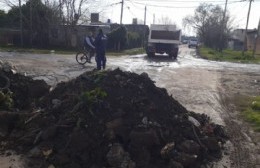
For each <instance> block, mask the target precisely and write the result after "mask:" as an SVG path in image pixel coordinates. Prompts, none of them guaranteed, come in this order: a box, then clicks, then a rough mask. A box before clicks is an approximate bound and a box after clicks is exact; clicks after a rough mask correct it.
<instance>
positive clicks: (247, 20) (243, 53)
mask: <svg viewBox="0 0 260 168" xmlns="http://www.w3.org/2000/svg"><path fill="white" fill-rule="evenodd" d="M249 1H250V2H249V9H248V13H247V19H246V30H245V34H244V47H243V51H242V55H243V56H245V50H246V48H247V46H246V43H247V42H246V34H247V28H248V22H249V15H250V11H251V4H252V1H253V0H249Z"/></svg>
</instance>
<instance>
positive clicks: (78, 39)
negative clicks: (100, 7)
mask: <svg viewBox="0 0 260 168" xmlns="http://www.w3.org/2000/svg"><path fill="white" fill-rule="evenodd" d="M99 28H101V29H102V30H103V32H104V33H109V32H110V26H109V25H107V24H94V25H92V24H90V25H76V26H74V27H72V26H70V25H58V26H53V27H52V28H51V29H50V33H49V43H50V45H51V46H57V47H70V48H82V46H83V41H84V38H85V37H86V35H87V34H88V33H89V32H97V30H98V29H99Z"/></svg>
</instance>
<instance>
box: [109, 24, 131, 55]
mask: <svg viewBox="0 0 260 168" xmlns="http://www.w3.org/2000/svg"><path fill="white" fill-rule="evenodd" d="M126 44H127V30H126V28H125V27H124V26H120V27H118V28H117V29H115V30H113V31H112V32H110V33H109V34H108V48H110V49H114V50H117V51H119V50H121V49H123V48H124V47H125V45H126Z"/></svg>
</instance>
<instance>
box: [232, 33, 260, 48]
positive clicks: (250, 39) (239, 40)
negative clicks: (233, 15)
mask: <svg viewBox="0 0 260 168" xmlns="http://www.w3.org/2000/svg"><path fill="white" fill-rule="evenodd" d="M257 33H258V32H257V29H249V30H247V33H246V44H245V45H246V49H247V50H253V49H254V44H255V42H256V53H260V37H258V39H256V37H257ZM244 35H245V29H236V30H234V31H233V32H232V33H231V37H230V38H229V41H228V48H230V49H233V50H243V49H244V38H245V36H244Z"/></svg>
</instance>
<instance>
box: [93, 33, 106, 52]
mask: <svg viewBox="0 0 260 168" xmlns="http://www.w3.org/2000/svg"><path fill="white" fill-rule="evenodd" d="M106 42H107V36H106V35H104V34H103V32H102V30H99V33H98V35H97V37H96V39H95V47H96V52H97V53H105V52H106Z"/></svg>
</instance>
